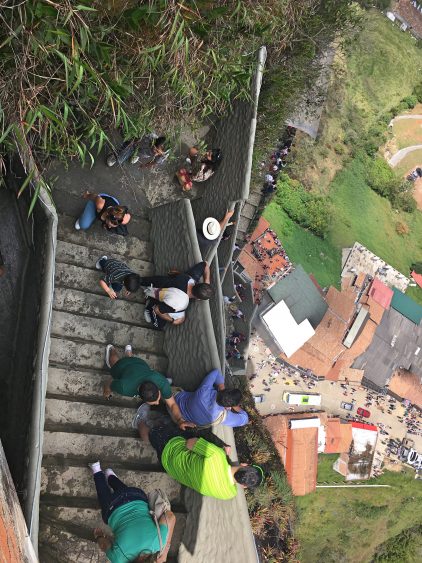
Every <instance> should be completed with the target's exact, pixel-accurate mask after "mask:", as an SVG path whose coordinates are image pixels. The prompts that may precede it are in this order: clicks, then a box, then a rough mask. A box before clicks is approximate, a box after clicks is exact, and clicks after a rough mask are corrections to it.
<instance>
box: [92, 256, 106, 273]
mask: <svg viewBox="0 0 422 563" xmlns="http://www.w3.org/2000/svg"><path fill="white" fill-rule="evenodd" d="M101 260H107V256H101V258H100V259H99V260H97V261H96V262H95V267H96V268H97V270H102V268H101V264H100V262H101Z"/></svg>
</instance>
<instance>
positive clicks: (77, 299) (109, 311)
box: [53, 287, 151, 328]
mask: <svg viewBox="0 0 422 563" xmlns="http://www.w3.org/2000/svg"><path fill="white" fill-rule="evenodd" d="M53 307H54V309H55V311H67V312H68V313H80V314H82V315H86V316H89V317H95V318H96V319H106V320H113V321H120V322H122V323H128V324H133V325H136V326H143V327H146V328H148V327H150V326H151V325H149V324H148V323H147V322H146V320H145V319H144V305H142V304H140V303H135V302H133V301H129V300H128V299H110V298H109V297H108V296H107V295H105V294H104V295H95V294H93V293H85V292H84V291H79V290H77V289H67V288H62V287H57V288H56V290H55V292H54V303H53ZM55 314H57V313H55Z"/></svg>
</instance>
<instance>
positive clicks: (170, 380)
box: [166, 377, 173, 385]
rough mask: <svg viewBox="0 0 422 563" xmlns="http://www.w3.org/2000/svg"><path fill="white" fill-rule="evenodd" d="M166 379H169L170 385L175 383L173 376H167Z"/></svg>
mask: <svg viewBox="0 0 422 563" xmlns="http://www.w3.org/2000/svg"><path fill="white" fill-rule="evenodd" d="M166 379H167V381H168V382H169V383H170V385H172V383H173V380H172V378H171V377H166Z"/></svg>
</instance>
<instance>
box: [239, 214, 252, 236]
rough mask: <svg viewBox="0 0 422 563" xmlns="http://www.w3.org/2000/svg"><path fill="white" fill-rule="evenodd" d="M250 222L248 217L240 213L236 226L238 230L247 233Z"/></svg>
mask: <svg viewBox="0 0 422 563" xmlns="http://www.w3.org/2000/svg"><path fill="white" fill-rule="evenodd" d="M250 222H251V220H250V219H249V218H248V217H245V216H244V215H241V216H240V218H239V222H238V224H237V228H238V229H239V231H243V232H244V233H247V232H248V228H249V223H250Z"/></svg>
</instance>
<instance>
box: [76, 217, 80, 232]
mask: <svg viewBox="0 0 422 563" xmlns="http://www.w3.org/2000/svg"><path fill="white" fill-rule="evenodd" d="M75 229H76V230H77V231H80V230H81V226H80V224H79V219H78V220H77V221H76V223H75Z"/></svg>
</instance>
